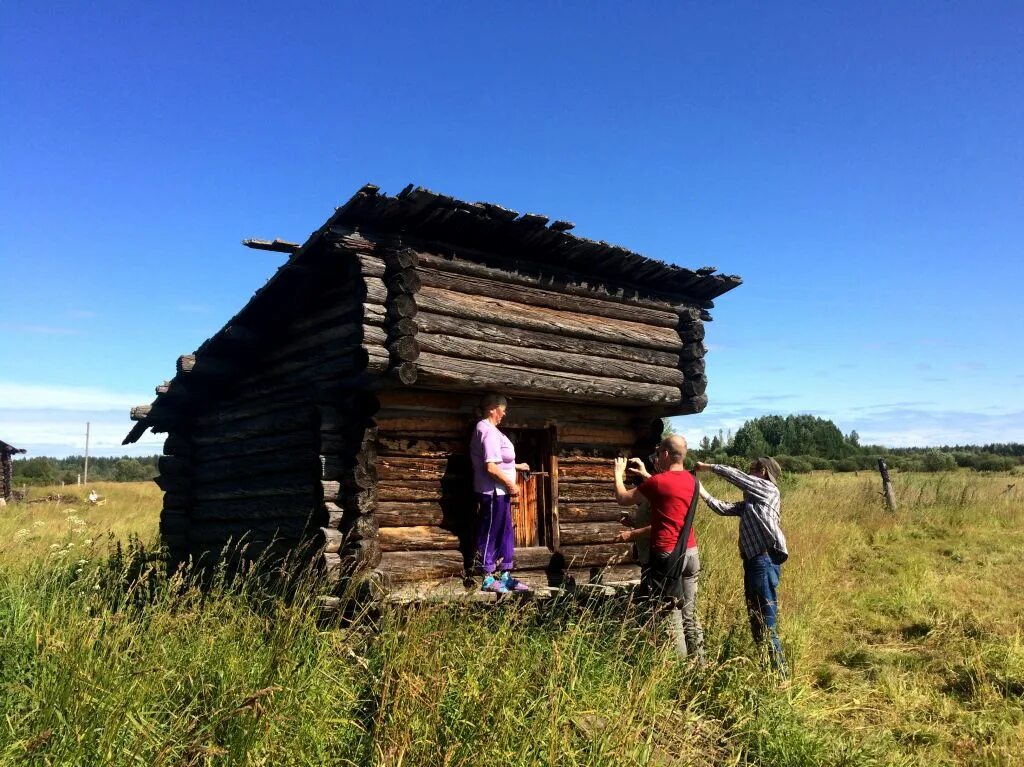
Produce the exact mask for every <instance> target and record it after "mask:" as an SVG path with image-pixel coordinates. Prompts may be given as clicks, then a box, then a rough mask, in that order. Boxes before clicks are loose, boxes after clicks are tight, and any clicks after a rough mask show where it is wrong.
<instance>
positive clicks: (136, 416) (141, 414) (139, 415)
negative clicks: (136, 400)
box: [130, 405, 153, 421]
mask: <svg viewBox="0 0 1024 767" xmlns="http://www.w3.org/2000/svg"><path fill="white" fill-rule="evenodd" d="M152 410H153V406H152V405H136V406H135V407H133V408H132V409H131V413H130V418H131V419H132V420H133V421H144V420H146V419H147V418H149V414H150V412H152Z"/></svg>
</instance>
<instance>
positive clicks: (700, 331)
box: [679, 321, 705, 342]
mask: <svg viewBox="0 0 1024 767" xmlns="http://www.w3.org/2000/svg"><path fill="white" fill-rule="evenodd" d="M704 333H705V330H704V323H703V322H700V321H697V322H689V323H684V322H682V321H680V324H679V338H680V339H681V340H682V341H686V342H690V341H703V340H704Z"/></svg>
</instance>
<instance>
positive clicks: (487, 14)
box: [0, 1, 1024, 455]
mask: <svg viewBox="0 0 1024 767" xmlns="http://www.w3.org/2000/svg"><path fill="white" fill-rule="evenodd" d="M0 94H2V97H0V104H2V107H0V225H2V232H3V235H2V237H0V305H2V309H3V312H2V313H3V325H2V336H0V337H2V339H3V342H2V349H3V351H2V353H0V439H4V440H6V441H8V442H11V443H13V444H15V445H18V446H19V447H26V448H28V449H29V450H30V451H31V452H32V453H34V454H37V455H39V454H50V455H62V454H67V453H75V452H81V450H82V448H83V447H84V428H85V422H86V421H90V422H91V423H92V436H93V449H94V451H96V452H98V453H105V454H120V453H122V452H124V450H123V449H122V448H121V447H120V440H121V438H122V437H123V435H124V434H125V433H126V432H127V430H128V429H129V428H130V426H131V424H130V422H129V421H128V417H127V416H128V408H130V407H131V406H132V405H134V404H140V403H145V402H149V401H150V400H151V399H152V396H153V386H154V385H156V384H157V383H159V382H160V381H162V380H163V379H164V378H169V377H170V376H171V375H172V374H173V370H174V368H173V366H174V360H175V359H176V357H177V356H178V355H179V354H182V353H187V352H189V351H192V350H193V349H195V348H196V347H197V346H198V345H199V344H200V343H201V342H202V341H203V340H204V339H206V338H207V337H208V336H210V335H211V334H212V333H213V332H215V331H216V330H217V329H218V328H219V327H220V326H221V325H222V324H223V323H224V322H225V321H226V320H227V319H228V318H229V317H230V316H231V315H232V314H233V313H234V312H235V311H237V309H238V308H240V307H241V306H242V305H243V304H244V302H245V301H246V300H247V299H248V297H249V296H250V295H251V294H252V292H253V291H254V290H255V289H256V288H258V287H259V286H260V285H261V284H262V283H263V282H264V281H265V280H266V279H267V277H269V275H270V274H271V273H272V272H273V270H274V269H275V268H276V266H277V265H278V263H279V262H280V257H279V256H277V255H275V254H268V253H260V252H255V251H250V250H247V249H245V248H243V247H241V246H240V245H239V241H240V240H241V239H242V238H243V237H249V236H257V237H268V238H272V237H282V238H285V239H291V240H302V239H304V238H305V237H306V236H307V235H308V234H309V233H310V232H311V231H312V230H314V229H315V228H317V227H318V226H319V225H320V224H321V223H322V222H323V221H324V220H325V219H326V218H327V216H328V215H329V214H330V213H331V211H332V210H333V208H334V207H335V206H336V205H339V204H341V203H342V202H344V201H345V200H346V199H348V197H349V196H350V195H351V194H352V193H353V192H354V191H355V190H356V189H357V188H358V187H359V186H361V185H362V184H364V183H366V182H373V183H376V184H378V185H379V186H380V187H381V188H382V189H383V190H384V191H386V192H388V193H395V192H397V191H399V190H400V189H401V188H402V187H403V186H405V184H407V183H409V182H413V183H416V184H420V185H423V186H426V187H428V188H431V189H434V190H436V191H440V192H443V193H446V194H451V195H454V196H457V197H461V198H463V199H470V200H486V201H491V202H498V203H500V204H503V205H506V206H508V207H511V208H515V209H517V210H520V211H523V212H526V211H530V212H540V213H545V214H548V215H551V216H552V217H556V218H563V219H568V220H571V221H574V222H575V223H576V225H577V228H576V233H578V234H582V235H584V236H589V237H594V238H597V239H604V240H608V241H610V242H615V243H618V244H621V245H625V246H627V247H630V248H632V249H634V250H637V251H639V252H641V253H644V254H647V255H650V256H653V257H657V258H662V259H665V260H668V261H672V262H675V263H678V264H681V265H684V266H689V267H699V266H704V265H714V266H717V267H719V268H720V269H721V270H722V271H724V272H727V273H736V274H740V275H742V276H743V278H744V284H743V285H742V286H741V287H740V288H738V289H737V290H735V291H733V292H732V293H730V294H728V295H726V296H724V297H722V298H721V299H720V300H719V301H718V304H717V307H716V309H715V310H714V312H713V313H714V316H715V321H714V322H713V323H711V324H710V325H709V327H708V343H709V348H710V352H709V355H708V358H707V365H708V374H709V378H710V385H709V390H708V394H709V396H710V400H711V402H710V404H709V406H708V408H707V410H706V411H705V413H703V414H701V415H700V416H694V417H688V418H686V419H683V420H682V421H680V422H679V424H678V425H679V426H680V427H681V428H682V430H683V431H684V432H685V433H686V434H688V435H689V436H690V437H691V438H696V439H699V438H700V436H702V435H703V434H714V433H716V432H717V431H718V429H730V428H732V429H735V428H736V427H737V426H739V425H740V424H741V423H742V422H743V421H744V420H745V419H746V418H749V417H753V416H757V415H762V414H766V413H783V414H785V413H791V412H792V413H814V414H817V415H821V416H822V417H827V418H832V419H833V420H835V421H836V423H837V424H838V425H839V427H840V428H841V429H842V430H843V431H844V432H848V431H850V430H851V429H856V430H857V431H858V432H859V433H860V434H861V437H862V441H864V442H881V443H884V444H889V445H910V444H917V445H927V444H942V443H954V442H989V441H1011V440H1016V441H1022V440H1024V403H1022V398H1021V392H1022V391H1024V361H1022V355H1021V351H1022V346H1024V344H1022V342H1021V337H1022V331H1024V321H1022V319H1021V316H1022V313H1021V311H1020V309H1019V303H1020V293H1021V286H1022V284H1024V279H1022V278H1024V267H1022V265H1021V259H1020V254H1021V251H1022V246H1024V215H1022V213H1021V212H1022V210H1024V6H1021V5H1020V4H1019V3H983V2H972V3H933V2H922V3H900V4H893V3H867V2H864V3H847V4H836V5H829V4H822V3H804V4H785V3H772V4H760V3H714V4H711V3H704V4H697V3H632V4H613V3H600V2H589V3H583V2H579V3H572V2H562V3H554V4H540V3H514V4H513V3H480V4H470V3H431V2H427V3H423V2H420V3H389V2H379V3H374V4H366V3H359V4H356V3H323V4H314V3H302V2H295V3H289V4H287V7H285V4H281V3H262V4H261V3H246V4H237V5H234V6H232V5H229V4H221V3H209V2H207V3H202V4H198V3H187V2H183V3H175V4H173V5H172V4H169V3H164V4H160V3H150V4H139V3H113V2H110V3H60V4H57V3H50V4H44V3H34V2H17V1H14V2H12V1H8V2H5V3H3V4H2V5H0ZM161 441H162V440H161V439H159V438H147V439H146V440H144V441H143V442H142V443H141V444H140V445H139V446H137V448H136V449H135V450H136V452H138V453H151V452H157V451H158V447H159V445H160V444H161Z"/></svg>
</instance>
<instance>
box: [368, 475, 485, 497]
mask: <svg viewBox="0 0 1024 767" xmlns="http://www.w3.org/2000/svg"><path fill="white" fill-rule="evenodd" d="M376 489H377V498H378V500H379V501H440V500H441V499H443V498H444V499H448V498H450V499H453V500H462V501H465V500H467V499H468V500H472V499H473V483H472V481H471V480H470V479H469V478H468V477H452V478H451V479H445V480H444V481H438V480H400V479H399V480H388V481H382V482H378V483H377V488H376Z"/></svg>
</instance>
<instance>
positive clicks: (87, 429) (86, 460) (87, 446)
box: [84, 421, 89, 485]
mask: <svg viewBox="0 0 1024 767" xmlns="http://www.w3.org/2000/svg"><path fill="white" fill-rule="evenodd" d="M84 484H86V485H88V484H89V422H88V421H86V422H85V482H84Z"/></svg>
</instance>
